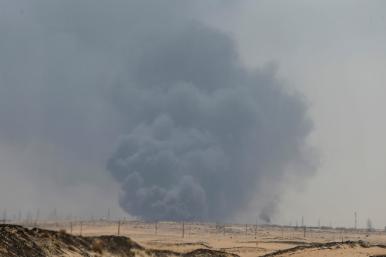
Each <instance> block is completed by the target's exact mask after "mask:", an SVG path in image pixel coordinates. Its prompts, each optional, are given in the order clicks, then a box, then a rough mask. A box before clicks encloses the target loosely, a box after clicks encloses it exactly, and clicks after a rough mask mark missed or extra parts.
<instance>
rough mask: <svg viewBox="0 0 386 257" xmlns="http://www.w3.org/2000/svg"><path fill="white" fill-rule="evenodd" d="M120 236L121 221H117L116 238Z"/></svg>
mask: <svg viewBox="0 0 386 257" xmlns="http://www.w3.org/2000/svg"><path fill="white" fill-rule="evenodd" d="M120 234H121V221H120V220H118V236H119V235H120Z"/></svg>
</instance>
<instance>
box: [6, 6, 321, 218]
mask: <svg viewBox="0 0 386 257" xmlns="http://www.w3.org/2000/svg"><path fill="white" fill-rule="evenodd" d="M0 7H1V10H2V11H1V16H0V33H1V35H2V40H1V43H0V54H1V56H2V58H1V60H0V104H1V108H0V122H1V127H0V139H1V144H2V147H3V148H6V149H7V151H11V150H10V149H12V151H14V153H17V152H20V149H29V151H28V152H27V153H25V152H24V153H25V157H23V158H26V159H28V160H30V158H31V159H32V161H27V162H26V167H23V169H30V170H31V171H30V172H31V175H30V176H31V177H35V178H37V179H36V180H40V178H45V177H52V180H50V181H51V182H50V183H52V181H55V182H54V183H57V184H60V185H62V184H65V185H74V184H79V185H82V184H83V183H85V184H87V183H88V182H87V181H88V180H90V178H91V180H98V181H102V182H98V183H101V184H103V183H104V182H103V180H104V179H105V178H104V175H103V170H104V169H105V167H106V168H107V171H108V172H109V173H110V174H111V175H112V177H113V178H114V179H115V180H116V182H117V184H118V185H116V187H118V188H119V191H120V196H119V203H120V206H121V207H122V209H124V210H125V211H126V212H127V213H129V214H130V215H133V216H136V217H140V218H144V219H152V220H154V219H159V220H161V219H162V220H231V219H234V218H235V217H236V216H237V215H238V214H240V213H243V212H246V211H247V210H248V209H249V208H251V206H252V205H254V206H255V207H256V208H257V210H258V211H259V212H261V214H260V217H261V219H262V220H264V221H267V222H268V221H269V220H270V217H272V215H274V212H275V210H276V205H277V203H278V201H279V199H280V195H281V192H282V189H283V182H286V180H291V179H293V178H295V179H298V181H297V182H298V183H302V181H303V178H304V177H308V176H309V175H310V174H312V173H313V172H314V169H315V167H314V165H315V164H314V159H313V157H312V156H311V154H310V151H309V150H310V149H309V148H308V146H307V144H306V140H307V137H308V135H309V134H310V132H311V131H312V122H311V120H310V119H309V118H308V117H307V111H308V107H307V105H306V103H305V101H304V99H303V98H302V96H301V95H300V94H299V93H297V92H295V91H290V90H288V88H287V87H286V85H285V83H284V82H283V81H281V80H280V79H279V78H277V76H276V66H275V65H273V64H269V65H266V66H265V67H264V68H261V69H254V70H250V69H247V68H246V67H245V66H244V65H243V63H242V61H241V60H240V58H239V54H238V51H237V47H236V44H235V42H234V41H233V40H232V39H231V37H230V36H229V35H227V34H226V33H224V32H222V31H220V30H218V29H215V28H213V27H210V26H208V25H207V24H205V23H203V22H202V21H200V19H199V18H198V17H199V16H198V15H197V17H196V14H195V7H194V5H193V4H181V2H179V1H166V2H163V3H160V2H158V1H114V2H104V1H92V2H91V1H90V2H88V1H84V2H79V1H34V2H33V3H32V2H30V1H25V2H23V3H15V2H13V1H4V2H2V3H1V4H0ZM256 47H257V48H258V47H259V46H258V45H257V46H256ZM114 146H115V147H114ZM31 162H32V165H31V167H29V164H31ZM106 163H107V165H106ZM95 177H96V178H95ZM30 181H33V179H32V180H30ZM287 182H288V181H287ZM36 183H38V182H36ZM287 184H288V185H291V184H292V183H289V182H288V183H287ZM109 185H110V184H109ZM113 185H114V184H111V186H113ZM113 191H114V190H113ZM114 192H115V191H114ZM80 194H81V193H80ZM99 194H103V193H101V192H100V193H99Z"/></svg>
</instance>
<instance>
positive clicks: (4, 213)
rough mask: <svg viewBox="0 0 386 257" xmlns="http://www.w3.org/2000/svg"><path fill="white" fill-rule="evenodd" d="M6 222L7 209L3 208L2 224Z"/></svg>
mask: <svg viewBox="0 0 386 257" xmlns="http://www.w3.org/2000/svg"><path fill="white" fill-rule="evenodd" d="M6 222H7V209H4V212H3V224H5V223H6Z"/></svg>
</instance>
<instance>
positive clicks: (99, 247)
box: [91, 239, 104, 254]
mask: <svg viewBox="0 0 386 257" xmlns="http://www.w3.org/2000/svg"><path fill="white" fill-rule="evenodd" d="M103 248H104V244H103V241H102V240H100V239H96V240H94V241H93V242H92V245H91V249H92V250H93V251H94V252H96V253H99V254H102V252H103Z"/></svg>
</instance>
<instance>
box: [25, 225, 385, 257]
mask: <svg viewBox="0 0 386 257" xmlns="http://www.w3.org/2000/svg"><path fill="white" fill-rule="evenodd" d="M33 225H35V226H38V227H40V228H43V229H47V230H56V231H61V232H62V233H63V232H64V231H65V233H66V234H70V235H74V236H79V235H82V236H83V237H96V236H101V235H111V236H114V235H115V236H116V235H119V236H124V237H128V238H130V239H131V240H133V241H134V242H137V243H138V244H139V245H141V246H143V247H144V248H146V249H154V250H164V251H165V253H167V252H168V251H172V252H175V253H181V254H187V253H190V252H192V251H194V250H197V249H208V250H214V251H221V252H226V253H229V254H231V255H234V256H236V255H237V256H241V257H252V256H292V257H297V256H299V257H300V256H315V257H316V256H358V257H359V256H386V232H384V231H380V230H379V231H371V232H369V231H367V230H364V229H357V230H355V229H344V228H341V229H338V228H334V229H333V228H317V227H313V228H310V227H307V228H303V227H289V226H271V225H258V226H256V225H248V224H247V225H245V224H214V223H192V222H189V223H182V222H142V221H128V220H123V221H106V220H99V221H77V222H69V221H66V222H40V223H35V224H33ZM30 226H32V224H31V225H30ZM102 256H103V255H102ZM106 256H107V255H106ZM202 256H205V255H202Z"/></svg>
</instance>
